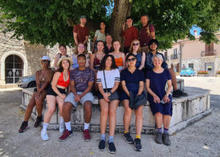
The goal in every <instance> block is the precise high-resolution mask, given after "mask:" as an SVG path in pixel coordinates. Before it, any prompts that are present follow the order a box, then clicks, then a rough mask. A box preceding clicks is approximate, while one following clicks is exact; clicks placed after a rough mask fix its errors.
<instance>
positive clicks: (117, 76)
mask: <svg viewBox="0 0 220 157" xmlns="http://www.w3.org/2000/svg"><path fill="white" fill-rule="evenodd" d="M114 73H115V80H114V81H115V83H114V86H113V87H112V89H111V93H114V92H115V91H116V90H117V89H118V86H119V84H120V72H119V70H118V69H116V70H115V71H114ZM106 81H107V80H106Z"/></svg>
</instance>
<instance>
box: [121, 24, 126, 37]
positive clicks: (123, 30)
mask: <svg viewBox="0 0 220 157" xmlns="http://www.w3.org/2000/svg"><path fill="white" fill-rule="evenodd" d="M120 35H121V36H122V37H124V35H125V23H123V24H122V29H121V34H120Z"/></svg>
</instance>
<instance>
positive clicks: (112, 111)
mask: <svg viewBox="0 0 220 157" xmlns="http://www.w3.org/2000/svg"><path fill="white" fill-rule="evenodd" d="M118 104H119V100H113V101H111V102H110V104H109V143H111V142H114V138H113V137H114V134H115V126H116V110H117V107H118Z"/></svg>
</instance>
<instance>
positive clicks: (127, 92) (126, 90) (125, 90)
mask: <svg viewBox="0 0 220 157" xmlns="http://www.w3.org/2000/svg"><path fill="white" fill-rule="evenodd" d="M121 85H122V89H123V90H124V92H125V93H126V94H127V95H128V96H130V93H129V91H128V88H127V86H126V82H125V80H122V81H121Z"/></svg>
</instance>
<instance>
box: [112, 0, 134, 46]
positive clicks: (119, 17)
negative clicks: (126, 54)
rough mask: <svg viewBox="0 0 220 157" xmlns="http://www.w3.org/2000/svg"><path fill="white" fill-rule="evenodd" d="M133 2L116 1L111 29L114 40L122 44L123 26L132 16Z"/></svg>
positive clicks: (125, 0)
mask: <svg viewBox="0 0 220 157" xmlns="http://www.w3.org/2000/svg"><path fill="white" fill-rule="evenodd" d="M131 2H132V1H131V0H114V9H113V13H112V21H111V27H110V33H111V35H112V37H113V39H114V40H119V41H120V42H122V37H121V30H122V25H123V23H125V20H126V17H127V16H130V13H131V4H132V3H131Z"/></svg>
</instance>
